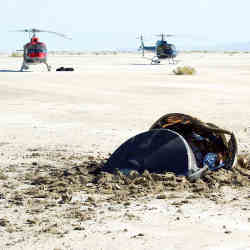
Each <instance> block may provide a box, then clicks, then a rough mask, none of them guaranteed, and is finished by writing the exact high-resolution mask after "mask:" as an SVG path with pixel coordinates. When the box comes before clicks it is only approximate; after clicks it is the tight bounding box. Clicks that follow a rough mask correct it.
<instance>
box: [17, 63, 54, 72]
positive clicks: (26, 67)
mask: <svg viewBox="0 0 250 250" xmlns="http://www.w3.org/2000/svg"><path fill="white" fill-rule="evenodd" d="M44 64H45V65H46V67H47V70H48V71H51V66H50V65H48V63H46V62H45V63H44ZM28 69H29V66H28V65H27V64H25V63H23V64H22V67H21V69H20V71H21V72H23V71H24V70H28Z"/></svg>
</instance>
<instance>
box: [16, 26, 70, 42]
mask: <svg viewBox="0 0 250 250" xmlns="http://www.w3.org/2000/svg"><path fill="white" fill-rule="evenodd" d="M11 32H27V33H33V34H35V33H38V32H46V33H51V34H54V35H57V36H60V37H63V38H66V39H70V40H71V39H72V38H71V37H69V36H67V35H64V34H62V33H58V32H54V31H50V30H40V29H21V30H13V31H11Z"/></svg>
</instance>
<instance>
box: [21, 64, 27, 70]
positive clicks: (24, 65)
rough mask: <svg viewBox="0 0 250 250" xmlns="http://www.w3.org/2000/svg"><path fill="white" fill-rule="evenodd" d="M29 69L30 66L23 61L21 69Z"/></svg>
mask: <svg viewBox="0 0 250 250" xmlns="http://www.w3.org/2000/svg"><path fill="white" fill-rule="evenodd" d="M28 69H29V66H28V65H27V64H25V63H23V64H22V67H21V69H20V71H23V70H28Z"/></svg>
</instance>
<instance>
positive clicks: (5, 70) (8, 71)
mask: <svg viewBox="0 0 250 250" xmlns="http://www.w3.org/2000/svg"><path fill="white" fill-rule="evenodd" d="M24 72H31V71H20V70H10V69H0V73H24Z"/></svg>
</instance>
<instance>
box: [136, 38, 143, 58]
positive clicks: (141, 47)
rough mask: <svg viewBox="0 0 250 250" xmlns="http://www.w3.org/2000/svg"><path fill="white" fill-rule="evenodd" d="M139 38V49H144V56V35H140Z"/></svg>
mask: <svg viewBox="0 0 250 250" xmlns="http://www.w3.org/2000/svg"><path fill="white" fill-rule="evenodd" d="M137 39H140V42H141V45H140V47H139V50H141V51H142V56H144V41H143V35H140V36H139V37H137Z"/></svg>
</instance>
